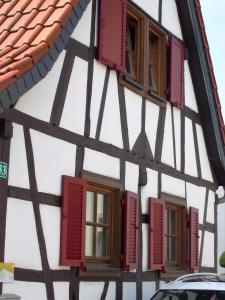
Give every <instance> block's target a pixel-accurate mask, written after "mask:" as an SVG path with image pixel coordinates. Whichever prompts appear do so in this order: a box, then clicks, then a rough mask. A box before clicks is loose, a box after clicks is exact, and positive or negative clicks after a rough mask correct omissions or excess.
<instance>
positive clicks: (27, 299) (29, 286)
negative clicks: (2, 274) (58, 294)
mask: <svg viewBox="0 0 225 300" xmlns="http://www.w3.org/2000/svg"><path fill="white" fill-rule="evenodd" d="M3 294H16V295H19V296H20V297H21V300H31V299H32V300H47V294H46V287H45V284H44V283H40V282H24V281H14V282H13V283H4V284H3ZM63 300H66V299H65V298H63Z"/></svg>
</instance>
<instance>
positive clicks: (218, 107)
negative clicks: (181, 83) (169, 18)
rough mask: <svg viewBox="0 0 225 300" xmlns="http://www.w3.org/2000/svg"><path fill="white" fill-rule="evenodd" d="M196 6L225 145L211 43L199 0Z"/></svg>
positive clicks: (224, 131) (224, 128) (196, 1)
mask: <svg viewBox="0 0 225 300" xmlns="http://www.w3.org/2000/svg"><path fill="white" fill-rule="evenodd" d="M195 6H196V11H197V16H198V21H199V25H200V29H201V34H202V41H203V46H204V51H205V56H206V60H207V63H208V70H209V75H210V79H211V84H212V92H213V97H214V102H215V108H216V112H217V116H218V121H219V126H220V132H221V136H222V138H223V142H224V145H225V126H224V121H223V116H222V110H221V105H220V100H219V95H218V90H217V84H216V79H215V74H214V70H213V64H212V60H211V56H210V51H209V44H208V40H207V36H206V31H205V25H204V21H203V17H202V12H201V5H200V1H199V0H195Z"/></svg>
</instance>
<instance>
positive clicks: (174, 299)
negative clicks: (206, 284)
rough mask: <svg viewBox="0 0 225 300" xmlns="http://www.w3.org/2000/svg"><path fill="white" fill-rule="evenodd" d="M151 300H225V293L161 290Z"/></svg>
mask: <svg viewBox="0 0 225 300" xmlns="http://www.w3.org/2000/svg"><path fill="white" fill-rule="evenodd" d="M151 300H225V291H205V290H203V291H201V290H199V291H196V290H161V291H159V292H158V293H157V294H156V295H155V296H153V297H152V298H151Z"/></svg>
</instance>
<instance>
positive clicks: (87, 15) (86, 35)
mask: <svg viewBox="0 0 225 300" xmlns="http://www.w3.org/2000/svg"><path fill="white" fill-rule="evenodd" d="M91 13H92V0H91V1H90V3H89V4H88V6H87V8H86V10H85V11H84V13H83V15H82V18H81V19H80V20H79V23H78V24H77V26H76V28H75V30H74V32H73V33H72V35H71V37H72V38H73V39H75V40H77V41H79V42H80V43H82V44H84V45H86V46H89V45H90V33H91Z"/></svg>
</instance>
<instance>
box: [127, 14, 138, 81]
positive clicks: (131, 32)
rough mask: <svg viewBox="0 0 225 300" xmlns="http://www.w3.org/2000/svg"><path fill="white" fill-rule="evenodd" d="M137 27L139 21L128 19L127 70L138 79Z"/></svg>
mask: <svg viewBox="0 0 225 300" xmlns="http://www.w3.org/2000/svg"><path fill="white" fill-rule="evenodd" d="M137 29H138V22H137V21H135V20H134V19H133V18H131V17H128V19H127V38H126V43H127V44H126V72H127V73H128V74H130V76H131V77H132V78H133V79H134V80H137V78H136V76H137V74H136V63H137V57H136V55H137V53H136V52H137Z"/></svg>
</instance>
